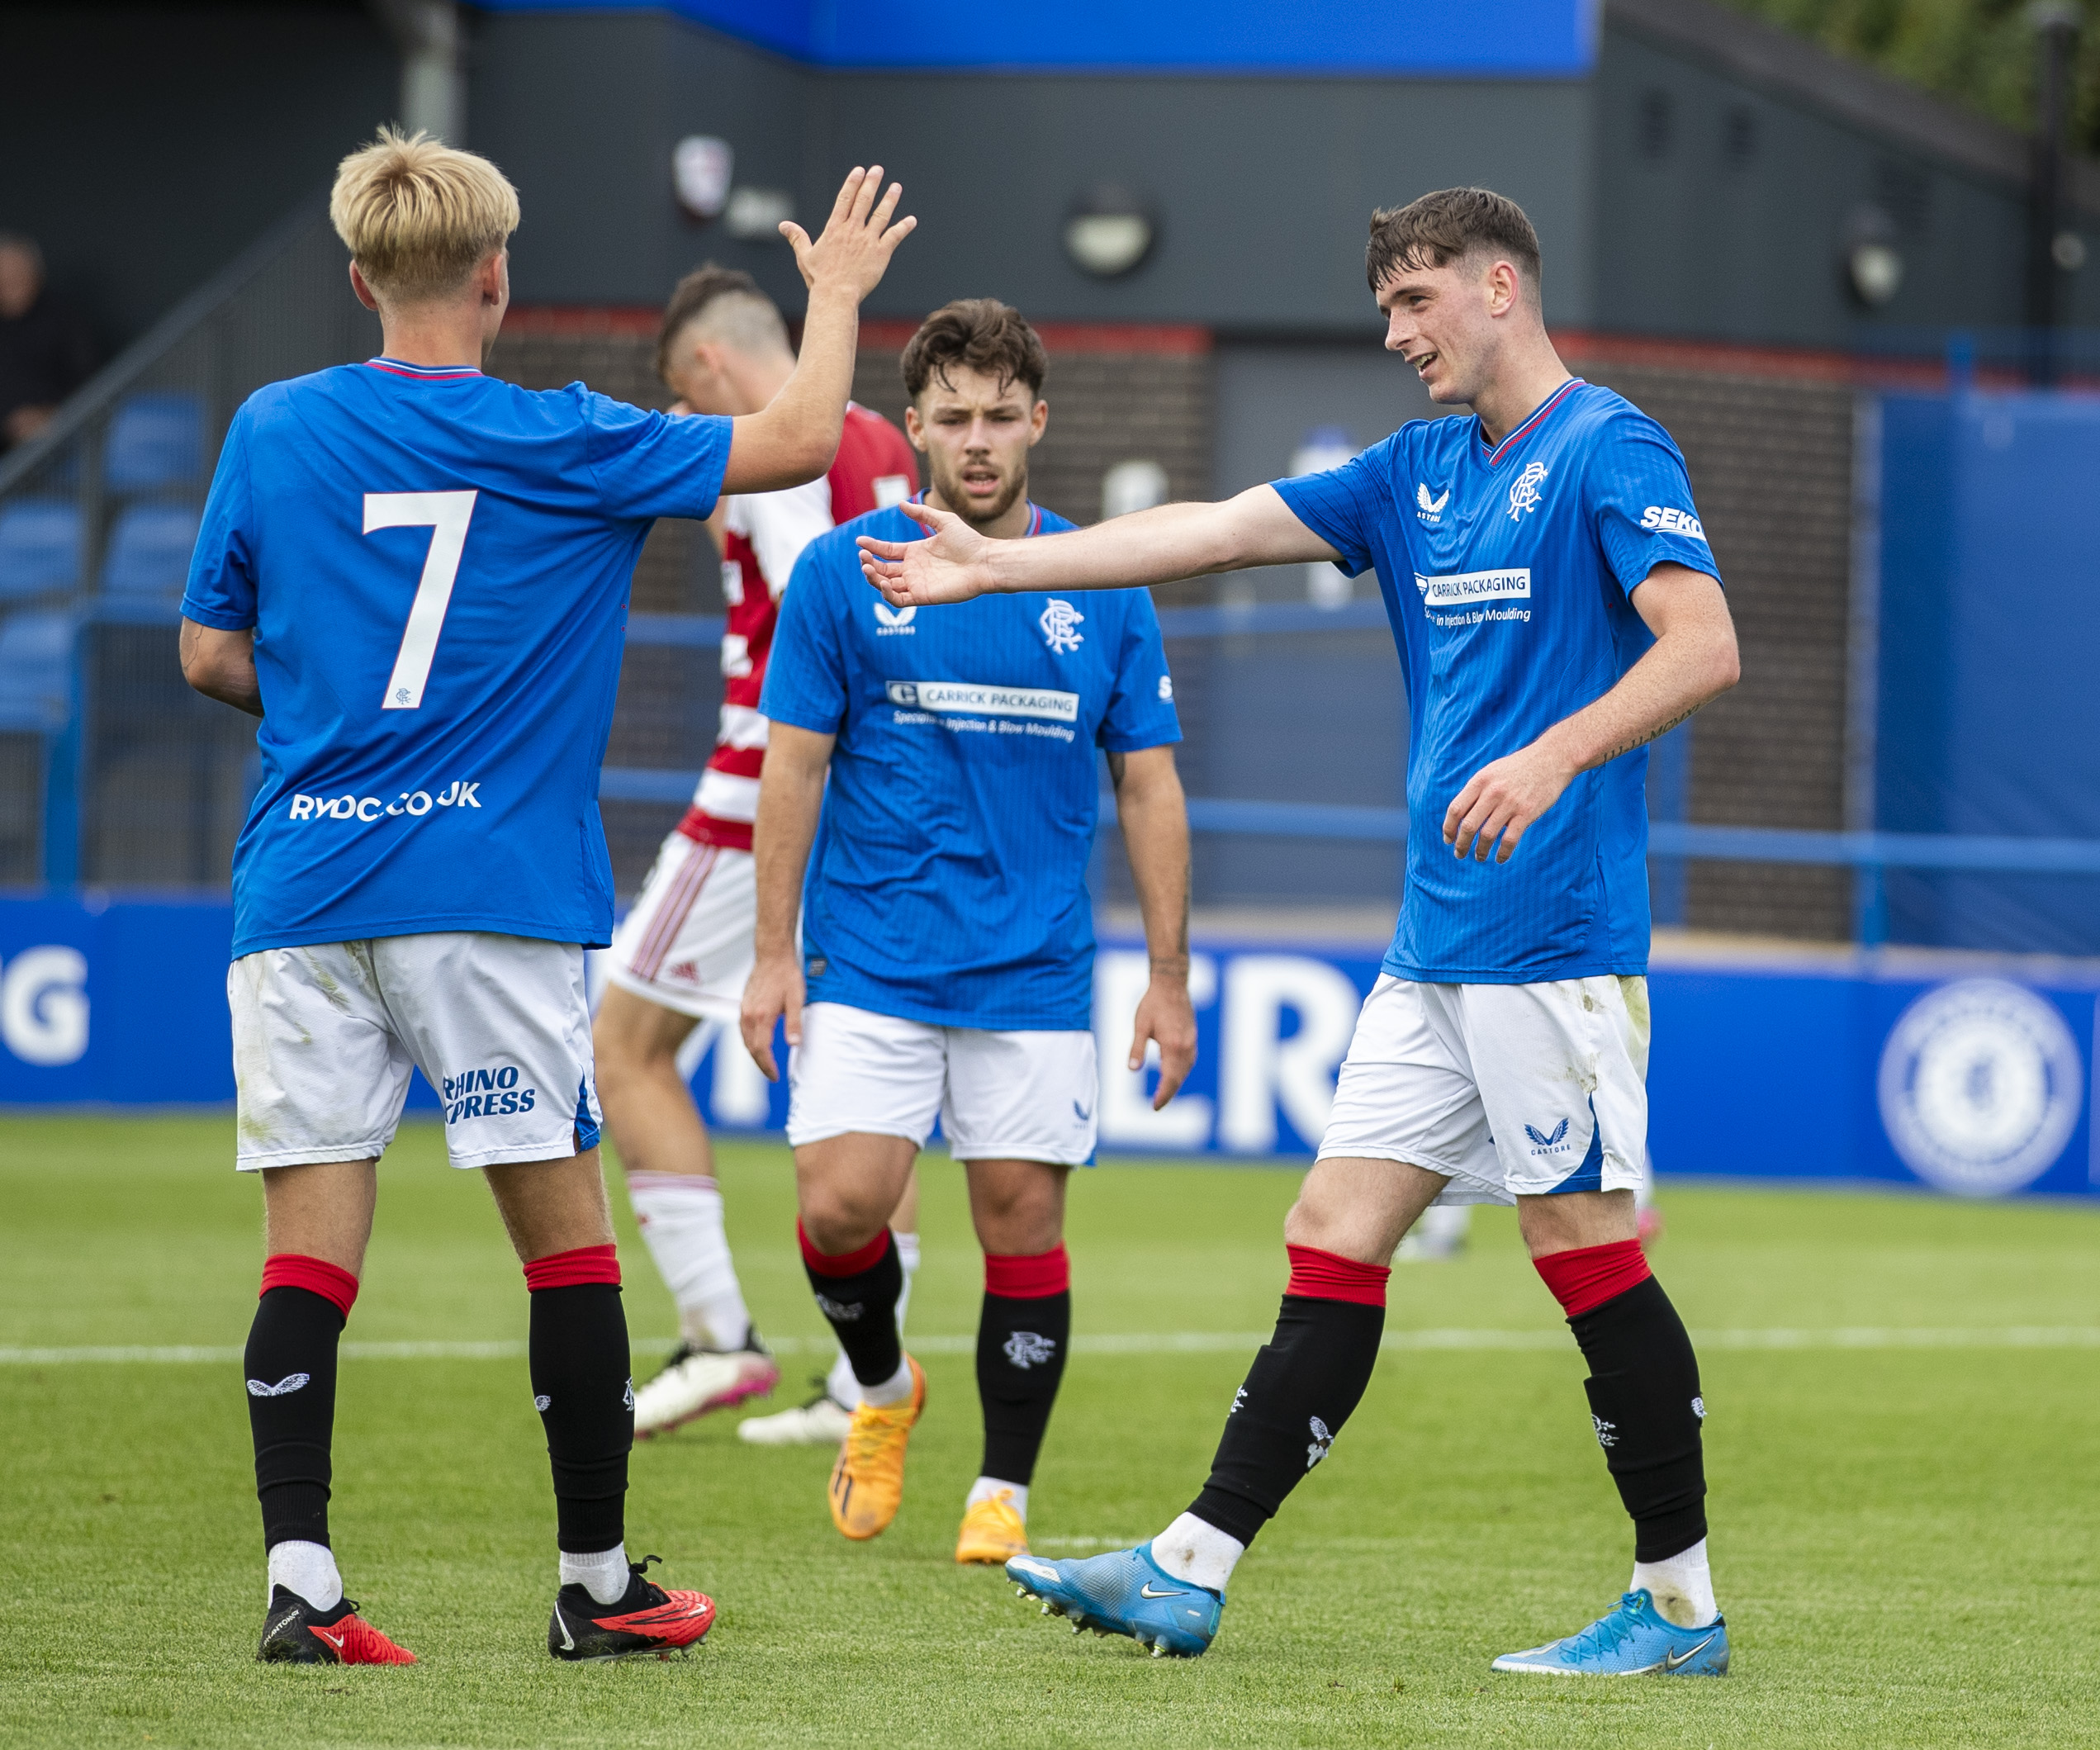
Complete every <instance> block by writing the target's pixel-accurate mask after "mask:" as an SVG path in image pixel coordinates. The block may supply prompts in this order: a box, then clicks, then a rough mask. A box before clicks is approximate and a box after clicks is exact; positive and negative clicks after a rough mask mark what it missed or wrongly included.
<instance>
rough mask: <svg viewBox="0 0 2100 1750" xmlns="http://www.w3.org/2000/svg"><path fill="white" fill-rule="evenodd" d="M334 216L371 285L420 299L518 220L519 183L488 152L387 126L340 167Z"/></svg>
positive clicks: (437, 291)
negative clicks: (467, 149) (474, 151)
mask: <svg viewBox="0 0 2100 1750" xmlns="http://www.w3.org/2000/svg"><path fill="white" fill-rule="evenodd" d="M328 216H329V222H330V223H331V224H333V225H334V227H335V235H337V236H339V237H340V238H341V239H343V241H344V243H345V244H348V247H349V250H350V258H351V259H352V260H353V261H354V262H355V263H357V264H358V273H361V274H363V276H364V282H365V284H366V285H367V286H369V287H371V288H372V291H373V292H375V293H377V295H378V296H382V297H387V298H397V299H400V300H401V301H403V302H407V303H413V302H415V301H417V300H419V299H424V298H434V297H445V296H449V295H450V294H452V293H453V292H457V291H458V290H459V289H460V288H461V287H462V286H464V285H465V284H466V283H467V281H468V279H470V278H471V277H472V276H473V273H474V270H475V269H476V268H478V267H480V266H481V263H483V262H485V261H486V260H487V259H488V258H489V257H490V256H491V255H493V254H495V252H496V251H497V250H498V249H501V248H502V247H503V246H504V244H505V243H506V242H507V241H508V240H509V239H510V234H511V232H513V231H514V230H517V229H518V191H517V190H516V189H514V188H513V187H511V186H510V181H509V179H508V178H505V175H504V173H502V172H501V171H500V170H499V169H497V168H496V167H495V165H494V164H491V163H490V162H489V161H488V160H487V159H486V158H477V157H476V156H475V155H474V154H472V152H461V151H457V150H456V149H453V147H451V146H448V145H444V144H443V143H442V142H441V141H438V140H433V139H432V138H431V137H430V136H429V135H427V134H422V133H417V134H406V135H405V134H403V133H401V131H400V130H398V129H395V128H391V127H383V128H382V129H380V130H379V137H378V138H377V140H373V141H372V144H371V145H368V146H366V147H365V148H363V150H361V151H357V152H353V153H352V154H350V155H349V156H348V158H346V159H344V160H343V162H342V164H340V165H339V167H338V168H337V170H336V173H335V187H334V191H333V192H331V193H330V194H329V200H328Z"/></svg>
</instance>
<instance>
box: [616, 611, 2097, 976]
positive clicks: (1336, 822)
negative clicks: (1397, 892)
mask: <svg viewBox="0 0 2100 1750" xmlns="http://www.w3.org/2000/svg"><path fill="white" fill-rule="evenodd" d="M1159 624H1160V629H1161V631H1162V633H1164V635H1165V637H1166V638H1168V639H1169V641H1172V640H1177V639H1215V638H1278V637H1286V636H1289V635H1292V634H1300V633H1323V632H1324V633H1373V632H1375V633H1378V634H1381V635H1383V634H1385V633H1387V620H1386V611H1385V606H1384V604H1383V603H1382V602H1380V601H1377V600H1360V601H1351V602H1347V603H1344V604H1343V605H1340V606H1339V607H1337V608H1332V609H1324V608H1320V607H1315V606H1314V605H1311V604H1309V603H1306V604H1301V603H1296V602H1272V603H1248V604H1244V605H1228V606H1220V607H1192V608H1167V609H1161V611H1160V614H1159ZM722 633H723V622H722V620H721V619H718V618H716V617H713V616H711V615H704V614H691V615H687V614H635V615H633V617H632V618H631V619H629V621H628V643H630V644H633V645H641V646H644V647H677V648H683V649H687V650H692V651H695V652H701V651H710V650H714V649H717V648H718V647H719V646H720V644H721V642H722ZM698 782H699V772H697V771H665V770H657V769H650V768H640V767H633V766H607V767H605V768H604V771H603V772H602V773H601V774H600V785H599V795H600V799H602V800H604V801H608V802H624V803H651V804H683V803H685V801H687V800H688V799H690V797H691V795H692V794H693V789H694V785H695V784H697V783H698ZM1101 821H1102V827H1103V828H1110V827H1112V826H1113V825H1114V824H1115V822H1116V799H1115V796H1114V794H1113V793H1112V791H1108V790H1103V791H1102V796H1101ZM1188 823H1189V827H1190V828H1191V830H1192V831H1193V832H1197V833H1204V834H1216V835H1221V836H1231V837H1247V838H1274V839H1301V840H1324V841H1329V842H1339V843H1356V844H1371V845H1386V846H1393V847H1398V846H1402V845H1405V843H1406V840H1407V811H1406V809H1405V808H1402V807H1398V806H1395V807H1376V806H1369V805H1365V804H1344V803H1320V802H1281V801H1262V800H1248V799H1235V798H1230V797H1216V796H1211V797H1206V796H1191V797H1190V798H1189V799H1188ZM1648 854H1649V856H1651V857H1652V858H1657V859H1670V860H1674V859H1683V860H1685V861H1717V862H1731V863H1768V864H1778V865H1787V864H1790V865H1795V866H1803V865H1806V866H1823V867H1827V868H1839V869H1851V870H1855V871H1856V872H1858V873H1859V874H1860V875H1862V876H1864V877H1865V878H1866V880H1867V882H1868V883H1869V886H1868V889H1867V891H1866V892H1865V894H1863V895H1862V897H1861V903H1860V905H1859V907H1858V912H1859V917H1858V929H1859V935H1860V937H1861V941H1862V942H1863V943H1865V944H1866V945H1868V946H1879V945H1880V943H1881V942H1882V941H1884V940H1885V939H1886V935H1887V912H1886V906H1885V903H1884V901H1883V900H1882V899H1881V896H1880V879H1881V877H1882V875H1884V873H1885V872H1886V871H1887V870H1892V869H1899V870H1965V871H1970V872H1976V873H1986V874H1998V875H2074V876H2084V875H2100V840H2095V839H2062V838H2009V837H1982V836H1976V835H1959V834H1940V833H1922V832H1814V831H1806V830H1802V829H1799V828H1784V827H1731V826H1709V825H1702V824H1696V823H1692V822H1690V821H1686V820H1681V819H1676V820H1673V819H1661V818H1658V819H1652V820H1651V822H1650V823H1649V827H1648Z"/></svg>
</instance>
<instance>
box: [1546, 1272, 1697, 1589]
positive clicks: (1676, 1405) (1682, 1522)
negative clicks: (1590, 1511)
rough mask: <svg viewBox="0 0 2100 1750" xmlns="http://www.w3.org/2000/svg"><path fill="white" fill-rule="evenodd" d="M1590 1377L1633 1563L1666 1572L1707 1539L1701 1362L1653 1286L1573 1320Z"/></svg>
mask: <svg viewBox="0 0 2100 1750" xmlns="http://www.w3.org/2000/svg"><path fill="white" fill-rule="evenodd" d="M1567 1322H1568V1325H1569V1326H1570V1328H1571V1329H1572V1330H1573V1331H1574V1332H1575V1340H1576V1342H1577V1343H1579V1344H1580V1345H1581V1347H1582V1359H1584V1360H1586V1361H1587V1362H1588V1363H1590V1377H1589V1378H1587V1379H1586V1380H1584V1381H1583V1382H1582V1387H1583V1390H1584V1391H1586V1392H1588V1394H1589V1397H1590V1421H1591V1422H1592V1423H1593V1424H1594V1425H1595V1428H1596V1431H1597V1444H1599V1445H1600V1446H1601V1447H1603V1448H1604V1451H1605V1465H1606V1467H1607V1468H1609V1470H1610V1472H1611V1479H1612V1481H1613V1482H1615V1483H1617V1484H1618V1485H1619V1499H1620V1500H1621V1501H1624V1502H1625V1504H1626V1511H1627V1512H1628V1514H1629V1515H1631V1516H1632V1518H1633V1559H1634V1560H1635V1561H1637V1562H1661V1561H1663V1560H1666V1558H1669V1557H1671V1556H1674V1555H1676V1553H1678V1552H1679V1551H1680V1550H1685V1549H1689V1548H1690V1547H1691V1546H1692V1545H1693V1544H1696V1543H1697V1542H1699V1539H1701V1538H1703V1537H1704V1536H1705V1535H1706V1468H1705V1460H1704V1454H1702V1452H1701V1450H1700V1444H1699V1422H1700V1420H1701V1419H1702V1418H1703V1417H1704V1416H1705V1414H1706V1403H1705V1400H1704V1398H1703V1397H1701V1396H1700V1394H1699V1358H1698V1357H1697V1356H1696V1355H1695V1354H1693V1352H1692V1340H1691V1337H1690V1334H1689V1333H1688V1332H1687V1331H1686V1330H1685V1321H1683V1320H1682V1319H1680V1318H1679V1317H1678V1316H1677V1309H1676V1307H1673V1306H1671V1304H1670V1297H1669V1296H1668V1295H1666V1294H1665V1293H1664V1292H1662V1283H1659V1282H1657V1280H1656V1279H1655V1278H1653V1277H1652V1276H1650V1277H1647V1278H1644V1279H1643V1280H1642V1281H1641V1282H1639V1283H1637V1284H1636V1285H1635V1286H1633V1288H1628V1289H1625V1290H1624V1291H1623V1292H1620V1293H1619V1294H1617V1295H1615V1296H1614V1297H1613V1298H1611V1299H1610V1300H1608V1301H1605V1302H1603V1303H1602V1304H1601V1305H1599V1306H1597V1307H1592V1308H1590V1310H1589V1311H1585V1312H1581V1313H1578V1314H1576V1315H1575V1316H1573V1317H1571V1318H1570V1319H1569V1320H1568V1321H1567Z"/></svg>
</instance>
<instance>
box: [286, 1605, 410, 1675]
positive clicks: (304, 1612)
mask: <svg viewBox="0 0 2100 1750" xmlns="http://www.w3.org/2000/svg"><path fill="white" fill-rule="evenodd" d="M255 1657H256V1658H258V1659H260V1660H261V1661H262V1662H263V1663H264V1664H266V1665H413V1664H414V1663H415V1654H414V1653H410V1651H409V1650H408V1648H405V1647H396V1645H395V1644H394V1643H392V1642H391V1641H390V1640H388V1639H386V1636H385V1635H383V1634H381V1633H380V1632H379V1631H378V1630H377V1629H375V1628H373V1627H372V1624H370V1623H368V1622H367V1621H366V1620H364V1618H363V1617H362V1616H360V1615H358V1605H357V1601H356V1600H354V1599H351V1598H345V1599H343V1600H341V1601H339V1602H338V1603H337V1605H336V1606H335V1608H334V1610H315V1608H314V1607H313V1606H312V1605H310V1604H309V1603H307V1602H306V1600H305V1599H303V1598H301V1596H299V1595H298V1594H297V1593H296V1592H294V1591H289V1590H287V1588H286V1587H284V1586H273V1587H271V1589H270V1611H269V1615H267V1616H266V1617H264V1618H263V1644H262V1645H261V1646H259V1647H258V1648H256V1649H255Z"/></svg>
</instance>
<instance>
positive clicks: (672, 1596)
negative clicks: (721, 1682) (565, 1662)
mask: <svg viewBox="0 0 2100 1750" xmlns="http://www.w3.org/2000/svg"><path fill="white" fill-rule="evenodd" d="M662 1560H663V1558H662V1557H661V1556H644V1557H642V1559H641V1560H640V1561H639V1562H633V1563H628V1569H629V1572H631V1573H632V1574H633V1578H632V1579H630V1580H629V1581H628V1583H627V1596H625V1597H624V1598H623V1599H621V1600H620V1601H619V1603H618V1604H600V1603H599V1601H597V1600H596V1599H595V1598H593V1597H592V1596H590V1590H589V1588H587V1587H585V1586H563V1587H562V1590H561V1591H558V1592H557V1593H556V1594H555V1595H554V1616H553V1620H552V1621H551V1622H549V1623H548V1625H547V1650H548V1652H549V1653H552V1654H553V1655H554V1657H555V1658H557V1659H571V1660H581V1659H633V1658H645V1657H649V1656H654V1657H655V1658H660V1659H667V1658H670V1657H671V1655H672V1654H673V1653H680V1654H683V1653H684V1652H685V1649H686V1648H688V1647H690V1646H692V1645H694V1643H696V1642H697V1641H699V1639H700V1637H701V1636H702V1635H704V1634H706V1633H707V1632H708V1630H709V1629H711V1628H713V1626H714V1601H713V1599H712V1598H710V1597H709V1596H708V1595H707V1594H706V1593H705V1592H676V1591H666V1590H665V1589H664V1588H663V1587H662V1586H657V1585H654V1584H652V1582H649V1581H647V1580H645V1579H644V1578H643V1577H642V1574H643V1572H644V1571H645V1570H646V1569H647V1567H648V1566H649V1564H650V1563H652V1562H661V1561H662Z"/></svg>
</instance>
